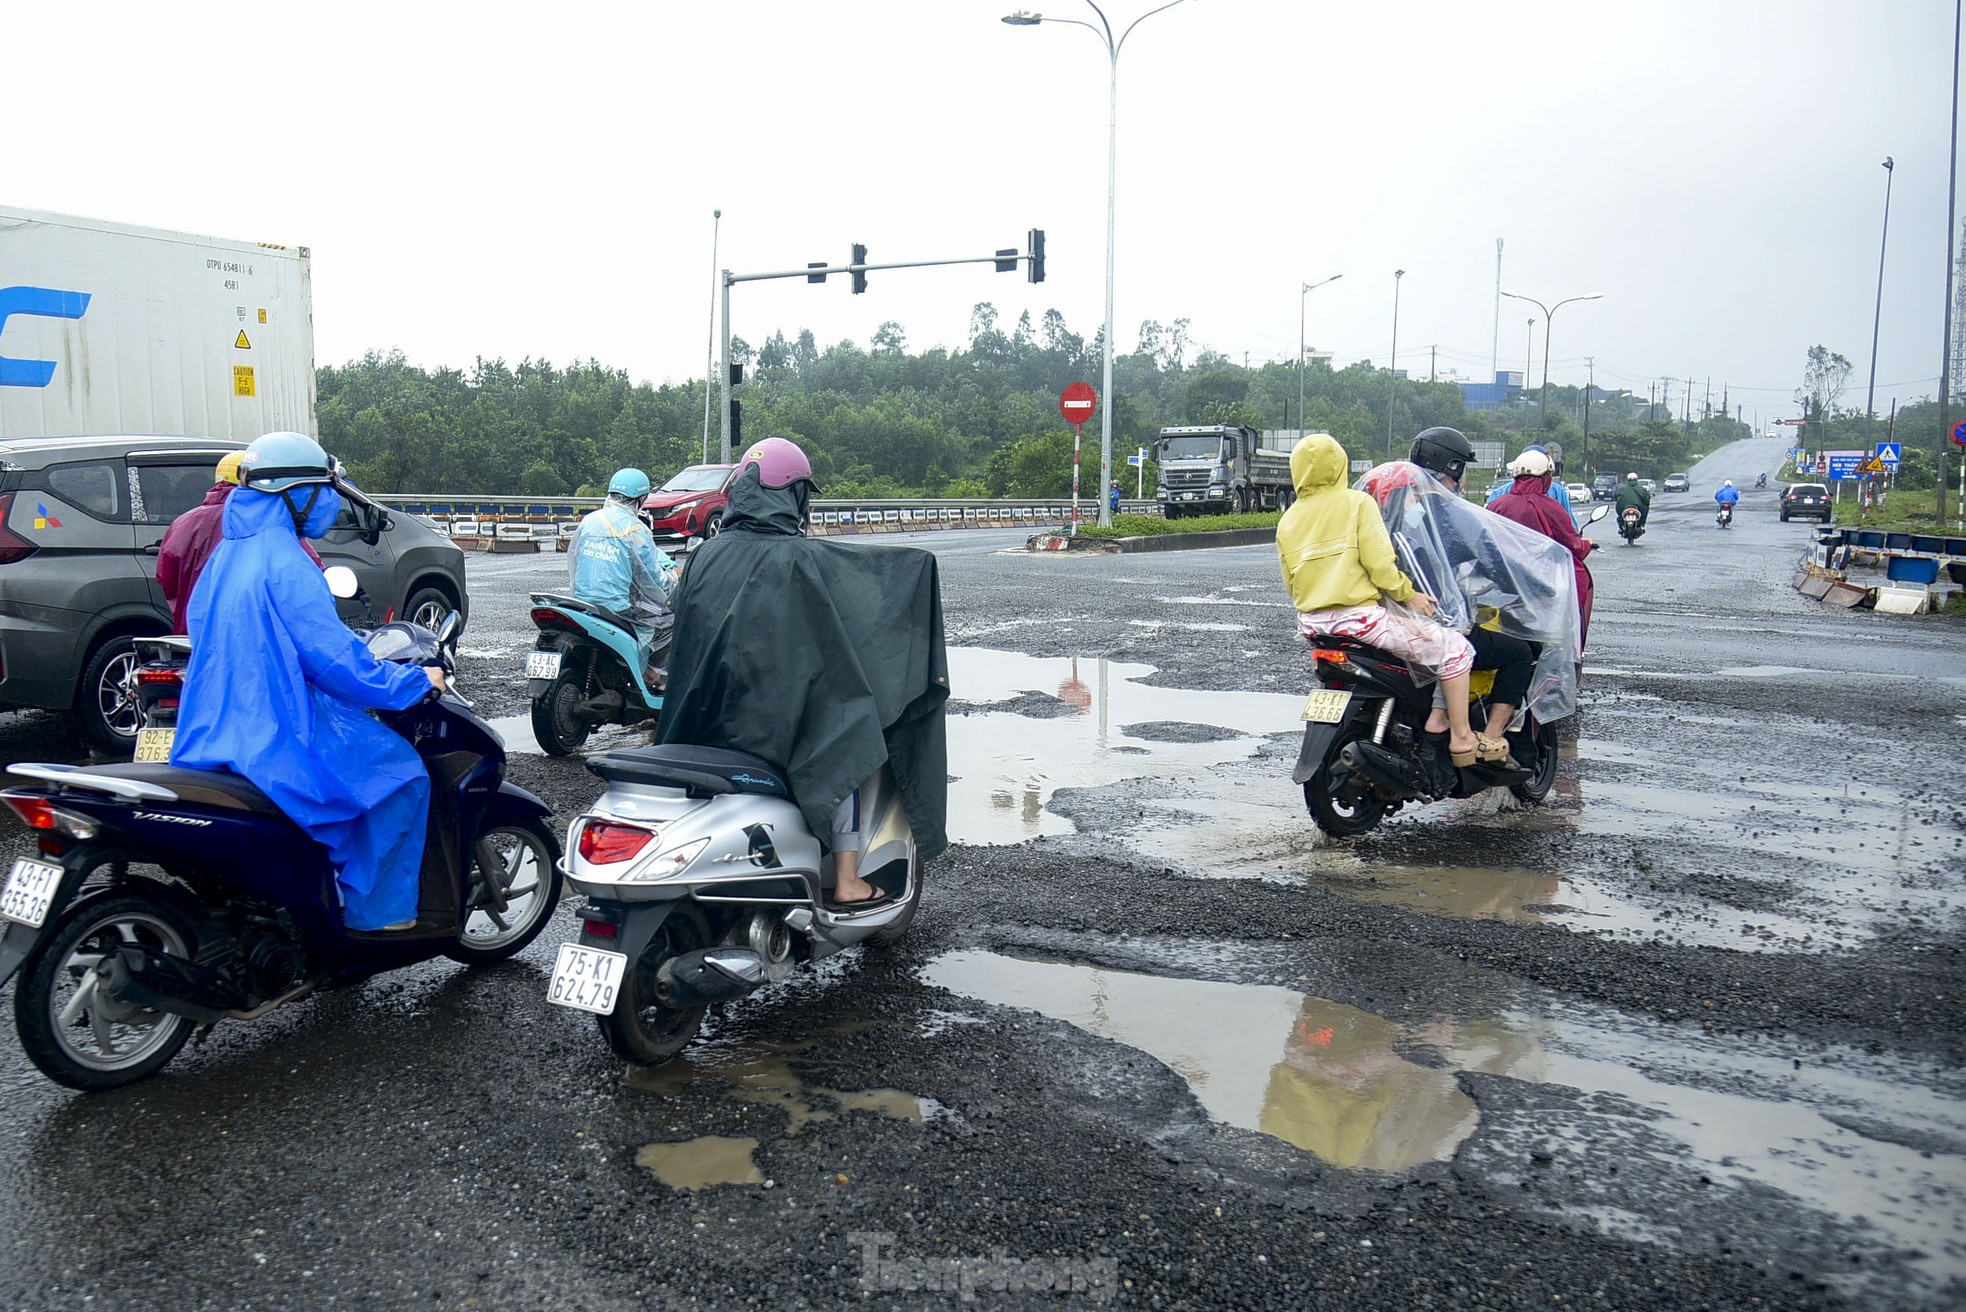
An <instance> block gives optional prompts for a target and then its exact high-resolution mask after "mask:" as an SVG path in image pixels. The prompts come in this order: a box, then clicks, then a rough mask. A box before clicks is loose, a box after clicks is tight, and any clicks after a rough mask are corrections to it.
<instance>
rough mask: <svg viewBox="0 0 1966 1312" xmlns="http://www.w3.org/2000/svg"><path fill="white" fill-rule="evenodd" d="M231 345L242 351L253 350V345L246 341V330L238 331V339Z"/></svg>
mask: <svg viewBox="0 0 1966 1312" xmlns="http://www.w3.org/2000/svg"><path fill="white" fill-rule="evenodd" d="M232 344H233V345H234V346H236V347H238V348H239V349H240V350H242V351H250V350H252V349H253V344H252V343H251V342H249V341H247V340H246V330H245V329H244V328H241V329H240V330H239V336H238V339H237V340H236V341H234V342H233V343H232Z"/></svg>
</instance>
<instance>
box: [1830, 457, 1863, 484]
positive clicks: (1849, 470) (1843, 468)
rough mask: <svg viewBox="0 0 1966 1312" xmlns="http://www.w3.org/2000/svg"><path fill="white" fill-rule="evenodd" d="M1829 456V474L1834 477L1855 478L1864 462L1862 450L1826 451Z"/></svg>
mask: <svg viewBox="0 0 1966 1312" xmlns="http://www.w3.org/2000/svg"><path fill="white" fill-rule="evenodd" d="M1823 454H1825V455H1826V456H1828V457H1829V476H1830V477H1831V478H1833V479H1854V478H1856V477H1857V471H1858V469H1859V468H1860V467H1861V466H1862V465H1863V463H1864V453H1863V452H1861V451H1826V452H1824V453H1823Z"/></svg>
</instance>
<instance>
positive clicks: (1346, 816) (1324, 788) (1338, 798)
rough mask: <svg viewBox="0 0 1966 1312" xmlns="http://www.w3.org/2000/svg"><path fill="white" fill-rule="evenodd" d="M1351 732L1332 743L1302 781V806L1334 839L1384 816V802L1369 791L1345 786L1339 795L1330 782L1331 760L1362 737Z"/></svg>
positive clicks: (1355, 832) (1356, 832) (1351, 834)
mask: <svg viewBox="0 0 1966 1312" xmlns="http://www.w3.org/2000/svg"><path fill="white" fill-rule="evenodd" d="M1364 736H1365V735H1364V734H1363V733H1350V734H1347V735H1345V736H1344V737H1343V738H1340V739H1339V740H1338V741H1336V742H1334V743H1332V744H1331V748H1330V750H1329V751H1327V752H1325V754H1324V760H1323V761H1322V762H1321V763H1319V765H1318V768H1317V773H1315V774H1313V775H1312V776H1311V777H1310V778H1309V779H1308V780H1306V781H1305V782H1304V805H1305V806H1306V807H1307V808H1309V810H1310V813H1311V819H1313V820H1315V821H1317V827H1318V828H1319V829H1322V830H1323V831H1324V832H1325V833H1327V834H1329V835H1330V836H1331V837H1333V838H1355V837H1357V836H1358V835H1360V834H1362V833H1365V832H1366V831H1367V830H1369V829H1372V828H1374V827H1375V826H1377V825H1378V823H1379V822H1380V821H1381V820H1383V819H1385V818H1386V804H1385V803H1384V802H1382V801H1380V800H1379V799H1378V798H1377V797H1374V796H1373V795H1372V794H1370V793H1364V792H1357V791H1355V790H1351V789H1347V790H1345V791H1344V792H1343V793H1342V794H1341V793H1340V792H1338V791H1336V790H1334V789H1333V787H1332V784H1331V762H1332V761H1333V760H1335V759H1337V756H1338V753H1340V752H1342V751H1344V750H1345V744H1346V743H1349V742H1352V741H1354V740H1356V739H1359V738H1363V737H1364Z"/></svg>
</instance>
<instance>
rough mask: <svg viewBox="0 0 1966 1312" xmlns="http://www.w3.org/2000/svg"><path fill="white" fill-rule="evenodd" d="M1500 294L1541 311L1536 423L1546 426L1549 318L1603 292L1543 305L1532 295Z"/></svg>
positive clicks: (1519, 293) (1594, 298)
mask: <svg viewBox="0 0 1966 1312" xmlns="http://www.w3.org/2000/svg"><path fill="white" fill-rule="evenodd" d="M1502 295H1504V296H1512V297H1514V298H1515V299H1516V300H1518V301H1528V302H1529V303H1530V304H1531V305H1533V306H1535V307H1536V308H1537V309H1539V310H1541V311H1542V312H1543V399H1542V400H1541V401H1539V402H1537V405H1538V407H1539V408H1540V409H1541V410H1542V414H1540V415H1538V416H1537V423H1539V424H1540V425H1542V426H1544V427H1548V426H1549V422H1550V320H1551V319H1553V318H1555V317H1556V312H1557V311H1558V310H1561V309H1562V308H1563V307H1564V306H1566V305H1568V304H1570V302H1572V301H1595V300H1598V299H1600V298H1602V297H1603V295H1604V293H1603V292H1586V293H1585V294H1584V295H1582V296H1566V297H1564V298H1563V299H1562V300H1560V301H1558V302H1557V303H1556V304H1555V305H1544V304H1543V303H1542V302H1541V301H1539V300H1537V299H1536V298H1535V297H1534V296H1524V295H1523V294H1522V293H1521V292H1511V291H1504V292H1503V293H1502ZM1522 381H1523V382H1524V383H1525V384H1526V383H1528V381H1529V380H1528V379H1527V378H1524V379H1523V380H1522Z"/></svg>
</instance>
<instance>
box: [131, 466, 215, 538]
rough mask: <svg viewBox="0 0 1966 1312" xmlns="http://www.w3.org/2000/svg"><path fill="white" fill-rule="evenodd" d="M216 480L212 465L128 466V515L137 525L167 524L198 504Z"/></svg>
mask: <svg viewBox="0 0 1966 1312" xmlns="http://www.w3.org/2000/svg"><path fill="white" fill-rule="evenodd" d="M215 481H216V479H215V476H214V475H213V473H212V467H211V466H210V465H208V464H203V463H200V464H196V465H131V466H130V516H131V518H132V519H134V520H135V521H136V522H137V523H139V524H169V523H170V522H171V521H172V520H174V519H176V518H177V517H178V516H179V515H182V514H183V513H184V512H185V511H187V510H189V509H191V508H192V507H193V506H196V505H199V504H201V503H202V502H203V501H204V499H205V493H206V492H208V491H210V490H211V486H212V484H213V483H214V482H215Z"/></svg>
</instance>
